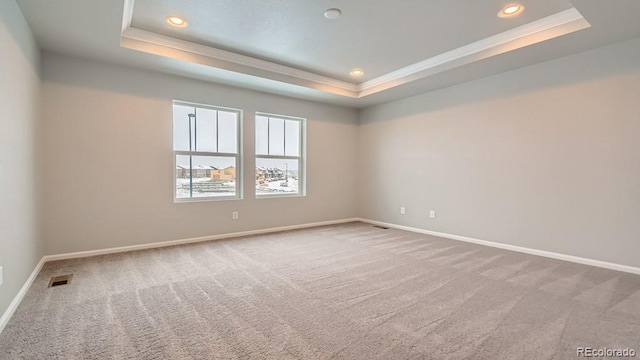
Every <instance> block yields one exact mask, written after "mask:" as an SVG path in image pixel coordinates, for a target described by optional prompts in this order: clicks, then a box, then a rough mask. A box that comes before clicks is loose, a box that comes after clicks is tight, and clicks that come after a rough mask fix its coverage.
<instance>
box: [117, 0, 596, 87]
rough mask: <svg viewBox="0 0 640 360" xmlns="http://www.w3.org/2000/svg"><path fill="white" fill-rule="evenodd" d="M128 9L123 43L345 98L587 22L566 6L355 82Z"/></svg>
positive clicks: (128, 5) (130, 5)
mask: <svg viewBox="0 0 640 360" xmlns="http://www.w3.org/2000/svg"><path fill="white" fill-rule="evenodd" d="M133 10H134V0H124V11H123V19H122V33H121V41H120V44H121V46H123V47H126V48H129V49H133V50H138V51H143V52H147V53H151V54H155V55H159V56H164V57H170V58H174V59H179V60H183V61H188V62H192V63H197V64H201V65H205V66H211V67H215V68H219V69H223V70H228V71H233V72H236V73H241V74H245V75H250V76H256V77H261V78H266V79H270V80H275V81H280V82H284V83H289V84H293V85H299V86H304V87H307V88H311V89H316V90H319V91H323V92H326V93H331V94H337V95H341V96H345V97H350V98H362V97H365V96H368V95H371V94H375V93H378V92H381V91H384V90H388V89H391V88H394V87H397V86H400V85H403V84H406V83H408V82H411V81H415V80H418V79H423V78H425V77H428V76H431V75H434V74H437V73H440V72H443V71H446V70H449V69H453V68H455V67H459V66H463V65H467V64H470V63H473V62H476V61H479V60H482V59H486V58H489V57H492V56H496V55H499V54H503V53H506V52H509V51H512V50H516V49H519V48H522V47H526V46H529V45H532V44H536V43H539V42H542V41H545V40H549V39H552V38H555V37H558V36H562V35H566V34H569V33H572V32H575V31H579V30H582V29H585V28H588V27H590V26H591V25H590V24H589V22H588V21H587V20H586V19H585V18H584V17H583V16H582V15H581V14H580V12H579V11H578V10H576V9H575V8H570V9H567V10H564V11H561V12H558V13H556V14H553V15H550V16H547V17H545V18H542V19H539V20H536V21H533V22H530V23H527V24H524V25H522V26H519V27H517V28H514V29H511V30H507V31H505V32H502V33H499V34H496V35H493V36H490V37H487V38H484V39H481V40H479V41H476V42H473V43H471V44H468V45H465V46H462V47H459V48H456V49H453V50H451V51H447V52H445V53H442V54H439V55H436V56H433V57H431V58H428V59H425V60H423V61H419V62H417V63H414V64H411V65H408V66H406V67H403V68H401V69H398V70H394V71H392V72H389V73H387V74H384V75H381V76H378V77H376V78H373V79H371V80H368V81H365V82H363V83H361V84H356V83H351V82H347V81H343V80H339V79H334V78H331V77H327V76H323V75H319V74H315V73H313V72H309V71H305V70H300V69H297V68H294V67H291V66H286V65H282V64H278V63H274V62H271V61H267V60H263V59H258V58H255V57H252V56H247V55H242V54H238V53H235V52H231V51H227V50H223V49H220V48H216V47H213V46H208V45H202V44H198V43H194V42H191V41H186V40H182V39H177V38H174V37H171V36H166V35H162V34H158V33H154V32H150V31H146V30H142V29H138V28H134V27H132V26H131V20H132V18H133Z"/></svg>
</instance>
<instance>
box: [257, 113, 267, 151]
mask: <svg viewBox="0 0 640 360" xmlns="http://www.w3.org/2000/svg"><path fill="white" fill-rule="evenodd" d="M256 154H258V155H269V119H268V118H267V117H266V116H260V115H256Z"/></svg>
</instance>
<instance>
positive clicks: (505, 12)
mask: <svg viewBox="0 0 640 360" xmlns="http://www.w3.org/2000/svg"><path fill="white" fill-rule="evenodd" d="M523 11H524V5H520V4H508V5H507V6H505V7H503V8H502V10H500V12H499V13H498V17H501V18H507V17H512V16H517V15H520V14H521V13H522V12H523Z"/></svg>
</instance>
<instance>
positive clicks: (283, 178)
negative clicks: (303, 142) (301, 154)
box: [256, 158, 299, 195]
mask: <svg viewBox="0 0 640 360" xmlns="http://www.w3.org/2000/svg"><path fill="white" fill-rule="evenodd" d="M298 178H299V169H298V160H289V159H260V158H257V159H256V195H266V194H287V193H288V194H297V193H298V192H299V191H298Z"/></svg>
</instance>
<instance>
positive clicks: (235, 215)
mask: <svg viewBox="0 0 640 360" xmlns="http://www.w3.org/2000/svg"><path fill="white" fill-rule="evenodd" d="M231 219H233V220H238V212H237V211H234V212H232V213H231Z"/></svg>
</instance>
